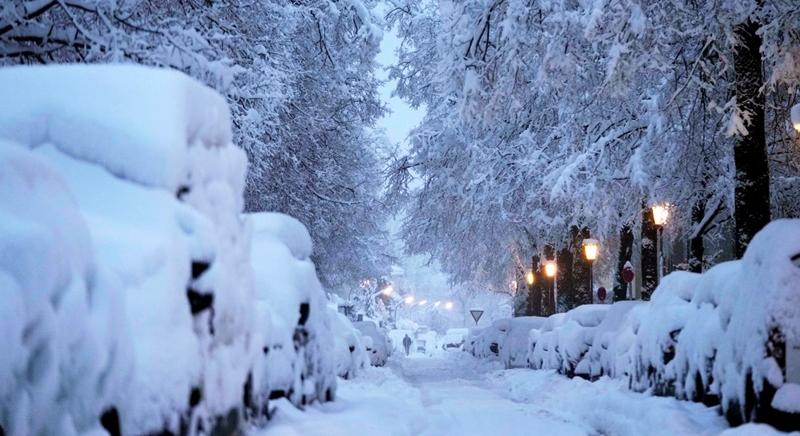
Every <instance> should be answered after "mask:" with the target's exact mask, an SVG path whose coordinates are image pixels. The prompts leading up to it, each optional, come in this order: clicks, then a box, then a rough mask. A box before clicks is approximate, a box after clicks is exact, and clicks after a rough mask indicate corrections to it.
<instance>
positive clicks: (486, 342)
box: [467, 318, 510, 358]
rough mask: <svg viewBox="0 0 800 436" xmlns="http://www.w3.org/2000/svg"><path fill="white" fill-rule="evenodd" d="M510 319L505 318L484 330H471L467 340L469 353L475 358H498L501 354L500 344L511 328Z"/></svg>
mask: <svg viewBox="0 0 800 436" xmlns="http://www.w3.org/2000/svg"><path fill="white" fill-rule="evenodd" d="M509 323H510V319H509V318H503V319H498V320H495V321H493V322H492V324H491V325H489V326H487V327H483V328H477V329H470V334H469V336H468V338H467V342H468V344H469V349H468V351H469V352H470V353H471V354H472V355H473V356H475V357H483V358H486V357H496V356H497V355H498V354H499V353H500V343H501V342H502V341H503V338H504V337H505V334H506V332H507V331H508V328H509Z"/></svg>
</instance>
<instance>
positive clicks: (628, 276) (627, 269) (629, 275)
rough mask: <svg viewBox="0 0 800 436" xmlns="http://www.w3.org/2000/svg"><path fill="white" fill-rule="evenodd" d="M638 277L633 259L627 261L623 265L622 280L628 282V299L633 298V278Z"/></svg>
mask: <svg viewBox="0 0 800 436" xmlns="http://www.w3.org/2000/svg"><path fill="white" fill-rule="evenodd" d="M634 278H636V273H635V272H634V271H633V264H632V263H631V261H627V262H625V266H624V267H622V280H625V283H627V284H628V299H629V300H633V285H632V284H631V283H633V279H634Z"/></svg>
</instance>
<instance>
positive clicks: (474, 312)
mask: <svg viewBox="0 0 800 436" xmlns="http://www.w3.org/2000/svg"><path fill="white" fill-rule="evenodd" d="M469 314H470V315H472V319H474V320H475V325H478V321H480V319H481V317H482V316H483V310H481V309H470V311H469Z"/></svg>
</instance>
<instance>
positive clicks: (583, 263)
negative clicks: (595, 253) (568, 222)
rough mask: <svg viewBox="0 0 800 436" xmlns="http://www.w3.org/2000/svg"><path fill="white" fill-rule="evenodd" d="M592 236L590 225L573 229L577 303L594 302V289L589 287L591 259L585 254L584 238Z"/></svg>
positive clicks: (573, 278) (574, 282) (573, 273)
mask: <svg viewBox="0 0 800 436" xmlns="http://www.w3.org/2000/svg"><path fill="white" fill-rule="evenodd" d="M590 237H591V233H590V232H589V228H588V227H584V228H582V229H580V230H578V228H577V227H573V229H572V244H573V246H574V247H575V258H574V262H573V267H572V280H573V289H574V290H575V304H576V305H581V304H592V301H593V298H592V297H593V295H592V290H591V289H589V261H588V260H586V257H585V256H584V255H583V240H584V239H588V238H590Z"/></svg>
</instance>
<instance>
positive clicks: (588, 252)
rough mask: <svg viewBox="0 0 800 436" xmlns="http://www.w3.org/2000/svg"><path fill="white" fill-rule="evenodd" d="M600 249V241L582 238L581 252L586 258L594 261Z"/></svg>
mask: <svg viewBox="0 0 800 436" xmlns="http://www.w3.org/2000/svg"><path fill="white" fill-rule="evenodd" d="M599 250H600V241H598V240H597V239H584V240H583V254H584V255H585V256H586V260H590V261H594V260H595V259H597V252H598V251H599Z"/></svg>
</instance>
